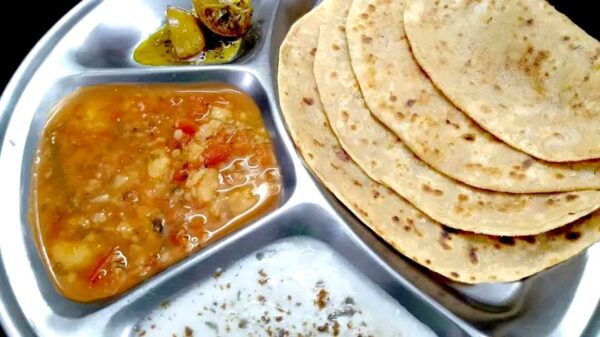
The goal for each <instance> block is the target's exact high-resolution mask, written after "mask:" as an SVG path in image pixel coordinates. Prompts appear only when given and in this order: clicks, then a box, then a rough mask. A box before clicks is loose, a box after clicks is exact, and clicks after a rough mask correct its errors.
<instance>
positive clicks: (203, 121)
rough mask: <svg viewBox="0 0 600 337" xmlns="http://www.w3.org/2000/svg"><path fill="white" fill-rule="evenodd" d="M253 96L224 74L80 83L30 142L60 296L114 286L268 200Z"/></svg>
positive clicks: (170, 259) (256, 211) (267, 168)
mask: <svg viewBox="0 0 600 337" xmlns="http://www.w3.org/2000/svg"><path fill="white" fill-rule="evenodd" d="M280 192H281V179H280V173H279V167H278V165H277V161H276V157H275V154H274V152H273V147H272V144H271V140H270V137H269V134H268V132H267V130H266V128H265V126H264V124H263V121H262V117H261V113H260V110H259V108H258V107H257V105H256V104H255V103H254V102H253V100H252V98H250V97H249V96H247V95H246V94H244V93H242V92H241V91H239V90H238V89H236V88H234V87H231V86H229V85H225V84H200V85H118V84H108V85H99V86H90V87H84V88H81V89H79V90H78V91H76V92H75V93H74V94H73V95H72V96H71V97H69V98H67V99H66V100H64V102H62V103H61V104H60V105H59V106H58V108H57V109H56V110H55V111H54V115H53V116H52V118H51V119H50V120H49V122H48V124H47V125H46V127H45V129H44V131H43V134H42V137H41V141H40V146H39V149H38V151H37V157H36V165H35V167H34V178H33V184H32V193H31V196H32V200H31V202H32V214H33V215H34V216H33V219H34V221H33V222H34V223H35V226H36V228H35V230H36V231H37V233H38V237H39V241H40V242H39V243H40V244H41V245H42V246H43V250H42V251H43V252H45V254H44V255H45V256H44V260H45V262H46V264H47V268H48V269H49V272H50V274H51V277H52V278H53V281H54V283H55V285H56V286H57V288H58V289H59V290H60V291H61V292H62V293H63V294H64V295H65V296H67V297H68V298H71V299H74V300H78V301H91V300H97V299H101V298H105V297H111V296H115V295H119V294H120V293H122V292H123V291H125V290H127V289H129V288H130V287H132V286H134V285H135V284H137V283H139V282H141V281H143V280H145V279H147V278H149V277H151V276H152V275H153V274H155V273H157V272H158V271H160V270H162V269H164V268H167V267H168V266H170V265H171V264H173V263H175V262H177V261H179V260H181V259H182V258H184V257H186V256H188V255H189V254H191V253H193V252H195V251H197V250H198V249H200V248H201V247H203V246H206V245H207V244H208V243H210V242H212V241H214V240H216V239H219V238H221V237H223V236H224V235H227V234H228V233H230V232H232V231H234V230H235V229H236V228H239V227H240V226H243V225H245V224H246V223H248V222H249V221H251V220H252V219H255V218H257V217H259V216H261V215H262V214H264V213H265V212H268V211H270V210H272V209H274V208H275V207H277V205H278V204H279V199H280V198H279V196H280Z"/></svg>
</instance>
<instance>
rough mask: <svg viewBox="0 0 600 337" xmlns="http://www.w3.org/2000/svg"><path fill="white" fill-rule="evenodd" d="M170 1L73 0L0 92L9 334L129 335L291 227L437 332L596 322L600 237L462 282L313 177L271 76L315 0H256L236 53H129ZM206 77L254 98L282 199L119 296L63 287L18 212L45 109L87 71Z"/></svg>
mask: <svg viewBox="0 0 600 337" xmlns="http://www.w3.org/2000/svg"><path fill="white" fill-rule="evenodd" d="M167 4H171V5H177V6H181V7H189V0H146V1H143V0H105V1H100V0H86V1H83V2H81V3H80V4H79V5H78V6H77V7H76V8H74V9H73V10H72V11H71V12H69V14H67V15H66V16H65V17H64V18H63V19H62V20H61V21H60V22H59V23H57V24H56V25H55V26H54V28H52V30H51V31H50V32H49V33H48V34H47V35H46V36H45V37H44V38H43V39H42V41H40V43H38V45H37V46H36V47H35V48H34V50H33V51H32V52H31V53H30V54H29V56H28V57H27V58H26V59H25V61H24V62H23V64H22V65H21V67H20V68H19V70H18V71H17V73H16V74H15V76H14V77H13V79H12V80H11V82H10V83H9V85H8V87H7V88H6V91H5V92H4V94H3V96H2V98H1V100H0V140H1V141H2V144H1V152H0V172H1V173H2V174H1V175H0V186H2V188H1V189H0V197H1V199H0V200H1V202H2V205H3V208H2V209H3V223H2V226H3V230H2V234H1V235H0V319H1V322H2V325H3V326H4V328H5V329H6V331H7V333H8V334H9V335H10V336H35V335H40V336H128V335H130V333H131V331H132V328H133V325H134V324H135V323H136V321H137V320H138V319H139V318H140V317H143V316H144V315H146V314H147V313H148V312H149V311H150V310H151V309H152V308H153V307H155V306H156V305H157V304H158V303H160V302H162V301H164V300H165V299H169V298H171V297H173V296H177V294H179V293H181V292H183V291H184V290H185V289H187V288H189V287H190V286H192V285H193V284H196V283H199V282H201V281H202V280H203V279H205V278H207V277H210V275H212V273H214V271H215V270H216V269H217V268H219V267H226V266H227V265H229V264H231V263H232V262H234V261H235V260H237V259H239V258H241V257H243V256H245V255H247V254H249V253H251V252H253V251H256V250H259V249H261V248H262V247H264V246H266V245H268V244H269V243H272V242H274V241H276V240H278V239H282V238H286V237H291V236H309V237H312V238H315V239H317V240H320V241H322V242H324V243H325V244H327V245H329V246H330V247H331V248H333V249H334V250H335V251H337V252H339V253H340V254H341V255H342V256H344V257H345V258H346V259H347V260H348V261H352V264H353V265H354V266H355V267H356V269H357V270H359V271H360V272H362V273H363V274H364V275H366V276H367V277H368V278H370V279H371V280H372V281H373V282H374V283H375V284H377V285H378V286H380V287H381V288H382V289H383V290H384V291H386V292H387V293H388V294H390V295H391V296H392V297H394V298H395V299H396V300H397V301H398V302H399V303H400V304H401V305H403V306H404V307H405V308H406V309H407V310H408V311H410V312H411V313H412V314H413V315H414V316H415V317H416V318H418V319H419V320H420V321H422V322H423V323H425V324H426V325H428V326H430V327H431V328H432V329H433V330H434V331H435V332H436V333H437V334H438V335H440V336H469V335H490V336H579V335H588V336H593V335H597V334H598V331H599V328H600V322H598V321H597V317H598V316H599V315H600V309H598V302H599V300H600V287H598V286H597V284H598V282H600V272H599V271H598V270H597V269H596V268H593V266H597V265H600V247H598V246H596V247H592V248H591V249H589V250H588V251H587V252H586V253H583V254H580V255H579V256H577V257H575V258H573V259H571V260H570V261H568V262H566V263H563V264H561V265H559V266H557V267H554V268H552V269H550V270H548V271H545V272H542V273H540V274H538V275H536V276H534V277H531V278H528V279H526V280H524V281H521V282H514V283H505V284H489V285H478V286H467V285H461V284H457V283H453V282H450V281H448V280H446V279H444V278H442V277H439V276H437V275H435V274H433V273H431V272H428V271H426V270H425V269H423V268H421V267H419V266H418V265H416V264H414V263H412V262H410V261H409V260H408V259H405V258H403V257H401V255H399V254H398V253H396V252H395V251H394V250H393V249H392V248H391V247H389V246H388V245H386V244H385V243H383V241H381V240H380V239H378V238H377V237H376V236H375V235H374V234H373V233H372V232H371V231H370V230H368V229H367V228H366V227H365V226H363V225H361V224H360V222H359V221H358V220H357V219H356V218H355V217H354V216H353V215H352V214H351V213H349V212H348V211H347V210H346V209H345V208H344V206H343V205H341V204H340V203H339V202H337V201H336V199H335V198H334V197H333V196H332V195H330V194H329V193H328V192H327V191H326V190H325V189H324V188H322V187H321V185H320V184H319V183H318V182H317V181H316V180H315V179H314V178H313V176H312V175H311V174H310V173H309V171H308V170H307V169H306V168H305V166H304V165H303V163H302V160H301V158H300V157H299V156H298V154H297V152H296V151H295V149H294V146H293V143H292V142H291V140H290V138H289V136H288V133H287V132H286V129H285V123H284V121H283V120H282V117H281V113H280V111H279V107H278V100H277V96H276V92H277V90H276V86H277V83H276V81H275V78H276V74H277V69H276V65H277V57H278V51H279V46H280V44H281V42H282V40H283V38H284V37H285V34H286V33H287V31H288V29H289V27H290V26H291V24H292V23H293V22H294V21H295V20H296V19H297V18H299V17H300V16H302V15H303V14H304V13H306V12H308V11H309V10H310V9H311V8H312V7H314V5H315V3H313V2H310V1H307V0H254V1H253V6H254V9H255V15H254V22H253V29H252V31H251V32H250V35H249V38H247V39H246V41H245V42H244V48H245V52H244V54H243V55H242V56H241V57H240V58H238V59H237V60H236V61H235V62H234V63H232V64H229V65H214V66H179V67H146V66H141V65H139V64H137V63H136V62H135V61H133V60H132V57H131V55H132V52H133V49H134V48H135V46H136V45H137V44H138V43H139V42H141V41H142V40H143V39H144V38H145V37H146V36H148V35H149V34H150V33H152V32H153V31H154V30H155V29H156V28H157V27H158V26H159V25H160V24H161V22H162V20H163V13H164V8H165V6H166V5H167ZM207 81H220V82H226V83H230V84H233V85H235V86H237V87H239V88H241V89H242V90H244V91H245V92H247V93H248V94H249V95H250V96H252V97H253V99H254V100H255V101H256V103H257V104H258V106H259V107H260V109H261V111H262V114H263V118H264V119H265V123H266V125H267V127H268V130H269V132H270V133H271V136H272V139H273V143H274V146H275V150H276V154H277V157H278V161H279V164H280V166H281V171H282V177H283V198H282V201H281V204H280V207H279V208H278V209H277V210H275V211H274V212H272V213H270V214H268V215H266V216H264V217H262V218H260V219H258V220H256V221H254V222H253V223H251V224H250V225H249V226H247V227H245V228H243V229H241V230H239V231H237V232H235V233H233V234H232V235H229V236H227V237H225V238H223V239H222V240H220V241H218V242H216V243H214V244H212V245H210V246H209V247H207V248H206V249H203V250H201V251H200V252H198V253H197V254H194V255H192V256H190V257H189V258H187V259H185V260H183V261H182V262H180V263H178V264H176V265H174V266H172V267H171V268H168V269H167V270H165V271H164V272H162V273H160V274H158V275H156V276H155V277H153V278H151V279H150V280H148V281H146V282H144V283H142V284H141V285H138V286H137V287H135V288H133V289H132V290H130V291H128V292H126V293H125V294H123V295H122V296H119V297H118V298H116V299H113V300H110V301H105V302H100V303H95V304H81V303H76V302H73V301H70V300H68V299H65V298H64V297H62V296H61V295H60V294H59V293H58V292H57V291H56V290H55V289H54V287H53V286H52V283H51V281H50V279H49V278H48V275H47V274H46V270H45V268H44V266H43V265H42V263H41V261H40V259H39V257H38V253H37V249H36V246H35V244H34V241H33V239H32V232H31V228H30V225H29V223H28V217H27V209H28V200H29V180H30V172H31V166H32V162H33V157H34V152H35V148H36V146H37V141H38V139H39V134H40V131H41V129H42V127H43V124H44V121H45V119H46V114H47V113H48V111H50V109H51V107H52V106H53V105H54V104H56V103H57V102H58V101H59V100H60V99H61V98H62V97H64V96H65V95H66V94H68V93H70V92H72V91H73V90H75V89H76V88H78V87H81V86H84V85H89V84H95V83H112V82H129V83H165V82H167V83H186V82H207Z"/></svg>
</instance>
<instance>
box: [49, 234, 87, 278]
mask: <svg viewBox="0 0 600 337" xmlns="http://www.w3.org/2000/svg"><path fill="white" fill-rule="evenodd" d="M50 257H51V258H52V260H53V261H54V262H55V263H59V264H61V265H62V267H63V268H64V269H65V270H68V271H72V270H79V269H83V268H86V267H88V265H89V264H90V261H92V258H93V257H94V255H93V252H92V249H91V248H90V246H89V244H88V243H83V242H68V241H58V242H57V243H55V244H54V245H52V246H51V248H50Z"/></svg>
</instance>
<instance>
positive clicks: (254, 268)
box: [132, 238, 435, 337]
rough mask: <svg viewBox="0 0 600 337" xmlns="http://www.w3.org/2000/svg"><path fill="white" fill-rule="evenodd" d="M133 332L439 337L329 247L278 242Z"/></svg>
mask: <svg viewBox="0 0 600 337" xmlns="http://www.w3.org/2000/svg"><path fill="white" fill-rule="evenodd" d="M132 336H134V337H153V336H161V337H164V336H177V337H189V336H195V337H221V336H231V337H238V336H240V337H241V336H243V337H249V336H255V337H259V336H260V337H262V336H272V337H288V336H289V337H309V336H315V337H317V336H348V337H350V336H362V337H369V336H372V337H388V336H389V337H400V336H411V337H415V336H435V334H434V333H433V332H432V331H431V330H430V329H429V328H427V327H426V326H425V325H423V324H422V323H421V322H419V321H418V320H417V319H416V318H415V317H413V316H412V315H411V314H410V313H409V312H408V311H407V310H406V309H404V308H403V307H402V306H400V304H398V302H396V301H395V300H394V299H393V298H391V297H390V296H389V295H388V294H386V293H385V292H384V291H382V290H381V289H380V288H379V287H377V286H376V285H374V284H373V283H372V282H371V281H370V280H368V279H367V278H366V277H364V276H362V275H361V274H359V273H358V272H357V271H355V269H354V268H353V267H352V266H350V265H349V263H348V262H347V261H346V260H344V259H343V258H342V257H340V256H339V255H338V254H337V253H336V252H334V251H333V250H332V249H331V248H329V247H328V246H326V245H325V244H323V243H321V242H319V241H316V240H313V239H308V238H291V239H286V240H283V241H280V242H277V243H274V244H272V245H270V246H267V247H266V248H264V249H262V250H260V251H259V252H258V253H256V254H253V255H250V256H247V257H245V258H244V259H242V260H240V261H238V262H237V263H235V264H233V265H232V266H231V267H229V268H228V269H227V270H225V271H222V272H218V273H217V274H215V276H214V277H213V278H210V279H209V280H206V281H204V282H202V283H201V284H199V285H198V286H196V287H194V288H192V289H191V290H189V291H188V292H186V293H185V294H183V295H182V296H179V297H178V298H176V299H174V300H172V301H170V302H167V303H164V304H163V305H161V306H160V307H158V308H156V309H154V310H153V311H152V312H151V313H150V314H149V315H148V316H147V317H144V318H143V319H142V320H141V321H140V322H139V323H138V325H137V326H136V328H135V329H134V331H133V334H132Z"/></svg>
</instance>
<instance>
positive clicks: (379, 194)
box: [371, 190, 381, 199]
mask: <svg viewBox="0 0 600 337" xmlns="http://www.w3.org/2000/svg"><path fill="white" fill-rule="evenodd" d="M371 193H373V199H377V198H379V197H380V196H381V193H379V191H377V190H373V191H371Z"/></svg>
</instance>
